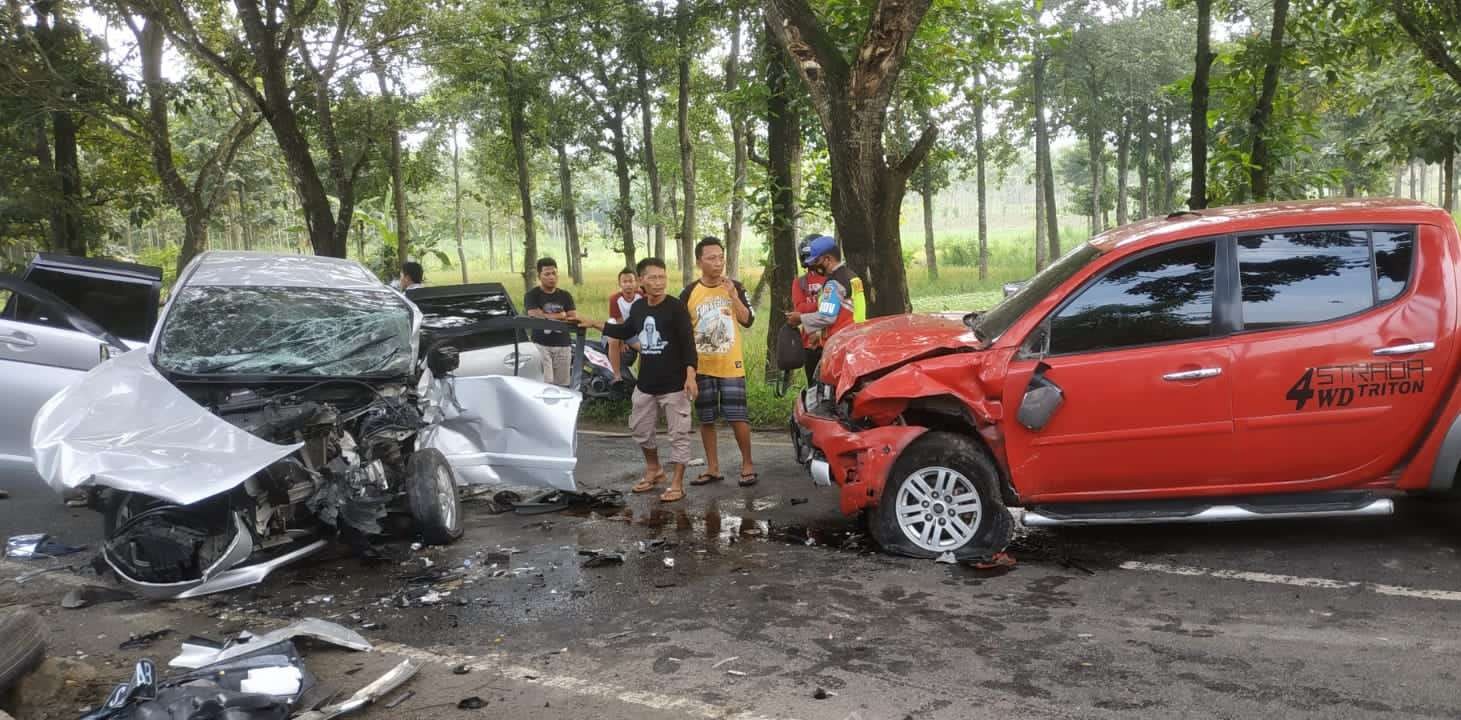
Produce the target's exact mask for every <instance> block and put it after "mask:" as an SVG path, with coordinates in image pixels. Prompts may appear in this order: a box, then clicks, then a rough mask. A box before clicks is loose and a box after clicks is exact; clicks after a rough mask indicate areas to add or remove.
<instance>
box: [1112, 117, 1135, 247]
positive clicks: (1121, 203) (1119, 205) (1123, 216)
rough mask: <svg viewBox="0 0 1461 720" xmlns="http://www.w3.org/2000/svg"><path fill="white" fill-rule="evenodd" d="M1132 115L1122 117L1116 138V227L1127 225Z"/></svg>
mask: <svg viewBox="0 0 1461 720" xmlns="http://www.w3.org/2000/svg"><path fill="white" fill-rule="evenodd" d="M1131 114H1132V111H1131V110H1128V111H1126V112H1125V113H1122V115H1121V135H1120V136H1119V137H1117V138H1116V226H1117V227H1121V226H1123V225H1125V224H1126V223H1127V220H1129V218H1128V217H1127V215H1128V212H1127V205H1126V186H1127V179H1126V175H1127V172H1128V171H1129V170H1130V169H1131V124H1132V123H1131Z"/></svg>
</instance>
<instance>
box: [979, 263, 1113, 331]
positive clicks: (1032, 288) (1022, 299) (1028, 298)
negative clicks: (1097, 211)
mask: <svg viewBox="0 0 1461 720" xmlns="http://www.w3.org/2000/svg"><path fill="white" fill-rule="evenodd" d="M1100 256H1101V253H1100V252H1099V251H1097V250H1096V248H1095V246H1093V245H1091V244H1090V243H1082V244H1080V245H1077V246H1076V247H1075V249H1074V250H1071V251H1070V252H1068V253H1066V254H1065V255H1064V256H1062V257H1061V258H1060V259H1059V260H1056V261H1055V262H1053V263H1051V264H1049V265H1047V266H1045V269H1044V270H1041V271H1040V272H1039V273H1037V274H1036V275H1035V277H1033V278H1030V280H1029V281H1028V282H1026V283H1025V284H1024V286H1023V287H1021V288H1020V289H1019V291H1017V292H1016V293H1015V294H1013V295H1011V296H1009V297H1007V298H1005V299H1004V301H1003V302H1001V303H1000V304H998V305H995V306H994V307H993V308H992V309H990V311H989V312H987V313H984V314H983V315H980V316H979V319H978V320H977V321H976V322H975V323H974V335H975V337H977V338H979V340H981V341H986V342H987V341H989V340H993V339H994V338H996V337H999V336H1000V335H1002V334H1004V331H1005V330H1008V329H1009V327H1010V325H1013V324H1014V322H1015V321H1016V320H1019V319H1020V317H1021V316H1022V315H1024V314H1025V313H1026V312H1027V311H1029V309H1030V308H1032V307H1034V306H1035V305H1036V304H1037V303H1039V302H1040V301H1041V300H1044V299H1045V297H1046V296H1047V295H1049V294H1050V291H1051V290H1054V289H1055V287H1056V286H1057V285H1059V284H1061V283H1063V282H1065V281H1066V280H1067V279H1068V278H1070V276H1072V275H1074V274H1076V273H1077V272H1079V271H1080V269H1081V268H1083V267H1085V266H1086V265H1088V264H1090V262H1091V261H1092V260H1095V259H1096V258H1098V257H1100Z"/></svg>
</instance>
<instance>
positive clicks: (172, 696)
mask: <svg viewBox="0 0 1461 720" xmlns="http://www.w3.org/2000/svg"><path fill="white" fill-rule="evenodd" d="M314 684H315V680H314V677H313V676H312V675H311V674H310V673H309V671H308V670H307V669H306V668H305V666H304V661H303V660H302V659H301V658H300V655H299V651H298V650H296V649H295V647H294V644H293V643H292V642H290V641H288V640H286V641H283V642H279V643H274V644H271V645H263V644H261V645H256V646H254V647H252V648H251V649H250V652H249V653H247V654H245V655H240V656H237V657H233V658H230V659H227V660H223V661H220V662H216V663H212V664H210V665H206V666H204V667H201V668H198V669H196V670H193V671H190V672H185V673H181V674H178V675H175V676H173V677H169V678H167V679H165V680H159V679H158V678H157V672H156V669H155V668H154V667H153V664H152V662H151V661H150V660H142V661H140V662H138V663H137V664H136V666H135V667H134V669H133V673H132V679H131V681H130V682H124V683H121V684H119V685H117V686H116V687H115V688H114V689H113V690H112V692H111V693H110V694H109V695H108V696H107V700H106V702H104V703H103V704H102V706H101V707H100V708H98V709H97V710H94V711H92V712H90V713H88V714H87V715H85V716H83V718H82V720H113V719H115V720H122V719H123V718H126V719H128V720H131V719H133V718H135V719H137V720H152V719H153V718H156V719H158V720H163V719H167V720H212V719H213V718H228V719H229V720H273V719H275V718H287V717H289V713H290V711H291V709H292V708H293V707H294V706H295V705H296V704H297V703H298V702H299V701H300V699H301V698H302V697H303V696H304V694H305V693H306V692H308V691H309V690H310V689H311V688H312V687H314Z"/></svg>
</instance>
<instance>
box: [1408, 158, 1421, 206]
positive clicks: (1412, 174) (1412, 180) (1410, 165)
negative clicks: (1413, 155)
mask: <svg viewBox="0 0 1461 720" xmlns="http://www.w3.org/2000/svg"><path fill="white" fill-rule="evenodd" d="M1406 166H1407V167H1408V168H1409V169H1410V199H1411V200H1415V199H1417V198H1419V197H1420V196H1419V195H1416V193H1415V161H1414V160H1411V161H1410V162H1409V163H1407V164H1406Z"/></svg>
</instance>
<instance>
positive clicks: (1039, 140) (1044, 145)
mask: <svg viewBox="0 0 1461 720" xmlns="http://www.w3.org/2000/svg"><path fill="white" fill-rule="evenodd" d="M1047 61H1048V58H1046V57H1045V55H1044V54H1040V55H1037V56H1036V57H1035V67H1034V71H1035V72H1034V81H1035V88H1034V89H1035V162H1036V163H1038V164H1039V165H1040V173H1039V175H1038V177H1039V178H1040V186H1039V187H1040V192H1041V193H1042V195H1043V198H1042V200H1043V202H1042V207H1041V209H1042V211H1043V215H1044V220H1045V240H1046V242H1048V243H1050V250H1051V254H1050V259H1051V260H1054V259H1055V258H1057V257H1060V220H1059V219H1058V218H1059V208H1058V207H1056V205H1055V171H1054V169H1053V167H1052V163H1051V160H1050V128H1049V126H1048V125H1047V124H1046V121H1045V64H1046V62H1047ZM1040 266H1041V267H1044V264H1043V263H1042V264H1041V265H1040Z"/></svg>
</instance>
